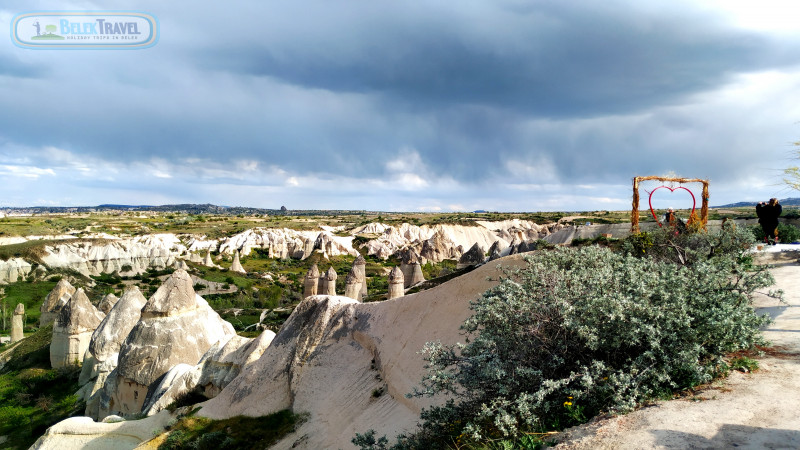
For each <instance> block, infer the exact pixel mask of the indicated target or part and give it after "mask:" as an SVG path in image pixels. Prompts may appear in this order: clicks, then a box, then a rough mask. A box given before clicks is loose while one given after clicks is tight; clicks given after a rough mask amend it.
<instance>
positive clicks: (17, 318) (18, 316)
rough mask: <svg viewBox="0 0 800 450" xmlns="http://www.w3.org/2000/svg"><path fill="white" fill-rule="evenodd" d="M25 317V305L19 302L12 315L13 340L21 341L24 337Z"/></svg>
mask: <svg viewBox="0 0 800 450" xmlns="http://www.w3.org/2000/svg"><path fill="white" fill-rule="evenodd" d="M24 318H25V305H23V304H22V303H17V307H16V308H14V315H13V316H12V317H11V342H17V341H21V340H22V338H23V337H25V336H24V335H23V334H22V327H23V323H24V320H23V319H24Z"/></svg>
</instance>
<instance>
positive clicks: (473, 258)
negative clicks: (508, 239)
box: [456, 242, 494, 269]
mask: <svg viewBox="0 0 800 450" xmlns="http://www.w3.org/2000/svg"><path fill="white" fill-rule="evenodd" d="M492 245H494V244H492ZM484 259H486V258H485V257H484V251H483V249H482V248H481V247H480V246H479V245H478V243H477V242H476V243H475V245H473V246H472V247H471V248H470V249H469V250H468V251H467V252H466V253H464V254H463V255H461V258H459V259H458V264H457V265H456V269H464V268H466V267H472V266H477V265H478V264H483V261H484Z"/></svg>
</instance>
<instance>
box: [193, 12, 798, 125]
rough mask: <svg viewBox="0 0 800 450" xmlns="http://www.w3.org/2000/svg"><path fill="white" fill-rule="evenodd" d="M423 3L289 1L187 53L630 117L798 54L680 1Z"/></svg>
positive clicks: (234, 65) (383, 92)
mask: <svg viewBox="0 0 800 450" xmlns="http://www.w3.org/2000/svg"><path fill="white" fill-rule="evenodd" d="M427 5H428V6H427V7H416V8H415V7H398V6H388V7H386V6H385V5H382V7H381V8H380V9H377V8H365V9H366V11H364V10H361V9H350V10H345V11H342V9H341V8H340V5H338V4H332V3H319V4H316V5H315V6H314V8H313V9H312V10H314V13H313V14H305V15H301V14H295V13H296V11H292V10H291V8H287V10H284V11H282V13H283V14H281V12H275V13H274V14H270V13H267V14H266V15H265V17H264V19H263V24H262V27H261V28H260V32H259V33H254V34H253V35H251V38H250V39H248V40H246V41H244V42H242V41H241V40H239V39H236V40H235V41H234V40H227V39H225V40H223V42H222V43H225V44H230V45H231V46H235V47H233V48H231V47H221V46H219V44H218V46H217V48H216V49H215V50H212V51H210V52H209V51H205V50H204V51H203V52H202V53H198V58H197V59H198V62H199V64H201V65H202V66H203V67H206V68H214V69H219V70H229V71H233V72H236V73H248V74H254V75H262V76H269V77H275V78H278V79H281V80H283V81H285V82H287V83H292V84H298V85H302V86H307V87H311V88H320V89H327V90H333V91H346V92H359V93H366V94H372V95H379V96H385V97H386V98H387V101H388V102H391V103H394V104H395V107H398V106H401V105H403V104H408V105H410V107H412V108H425V107H427V108H442V107H447V105H451V104H483V105H488V106H492V107H496V108H502V109H514V110H518V111H519V112H521V113H523V114H532V115H536V116H546V117H575V116H581V117H582V116H593V115H598V114H601V115H602V114H619V113H628V112H632V111H634V112H635V111H637V110H641V109H643V108H648V107H651V106H653V105H660V104H664V103H666V102H675V101H679V100H680V99H682V98H683V97H685V96H686V95H687V94H691V93H695V92H699V91H702V90H706V89H709V88H712V87H715V86H718V85H720V84H721V83H723V82H725V81H726V79H727V77H728V76H729V75H730V74H732V73H736V72H740V71H751V70H758V69H762V68H765V67H771V66H775V65H778V64H781V65H782V64H787V63H794V62H797V61H798V54H797V52H795V54H794V55H792V56H793V59H791V60H789V61H787V60H786V59H778V58H777V56H779V55H776V54H775V50H774V49H772V48H771V46H770V43H769V42H768V40H767V39H765V38H763V37H761V36H758V35H756V34H754V33H748V32H743V31H741V30H734V29H732V28H729V27H726V26H724V25H723V24H721V23H719V22H716V21H715V20H714V19H713V17H711V16H707V15H702V14H700V13H698V12H697V11H692V10H691V7H690V6H689V5H681V6H679V7H676V8H675V9H674V10H673V11H668V10H667V11H666V13H665V11H664V10H647V9H644V8H643V9H638V8H637V7H635V6H631V5H629V4H623V3H620V2H610V3H607V2H604V3H602V4H599V3H582V4H580V5H576V4H572V3H567V2H534V5H535V6H533V7H530V8H528V9H527V10H522V11H520V9H521V8H516V9H512V8H509V7H505V8H504V7H503V6H501V5H502V3H499V4H497V6H493V7H490V6H488V5H485V4H484V5H479V6H476V4H475V3H471V2H467V3H465V4H464V5H463V6H462V5H461V4H459V8H443V7H441V5H440V4H437V3H435V2H434V3H427ZM454 9H455V10H454ZM681 9H684V10H685V12H683V13H681V12H680V11H681ZM623 10H624V11H625V13H624V14H621V11H623ZM289 17H290V18H291V20H288V21H287V20H286V19H287V18H289ZM287 23H289V24H291V25H290V26H289V25H287ZM228 36H231V37H237V38H238V37H239V36H241V34H237V33H230V34H229V35H228ZM780 56H781V58H784V57H785V56H786V55H783V54H782V55H780Z"/></svg>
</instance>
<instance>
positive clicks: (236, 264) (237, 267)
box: [231, 250, 247, 273]
mask: <svg viewBox="0 0 800 450" xmlns="http://www.w3.org/2000/svg"><path fill="white" fill-rule="evenodd" d="M231 272H236V273H247V272H246V271H245V270H244V267H242V263H241V261H239V251H238V250H237V251H236V253H234V255H233V263H232V264H231Z"/></svg>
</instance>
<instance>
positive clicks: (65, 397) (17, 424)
mask: <svg viewBox="0 0 800 450" xmlns="http://www.w3.org/2000/svg"><path fill="white" fill-rule="evenodd" d="M52 332H53V330H52V327H51V326H48V327H45V328H42V329H40V330H39V331H37V332H36V333H34V334H32V335H31V336H28V337H27V338H25V339H23V340H22V341H20V342H19V343H17V344H15V345H13V346H5V347H0V352H4V351H6V352H9V353H10V354H7V355H4V357H3V358H2V360H3V361H5V363H3V362H0V436H4V437H5V438H6V441H5V442H2V446H3V448H7V449H20V450H22V449H27V448H29V447H30V446H31V445H32V444H33V443H34V441H35V440H36V439H37V438H38V437H39V436H41V435H42V434H44V431H45V430H46V429H47V428H48V427H49V426H51V425H53V424H55V423H57V422H60V421H61V420H63V419H65V418H67V417H71V416H76V415H82V414H83V411H84V408H85V404H84V403H83V402H82V401H80V400H79V399H78V398H77V397H76V396H75V395H74V393H75V392H76V391H77V390H78V387H79V386H78V375H79V374H80V369H63V370H55V369H51V368H50V341H51V340H52ZM9 347H10V348H9ZM5 356H9V357H8V359H7V360H6V358H5Z"/></svg>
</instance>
